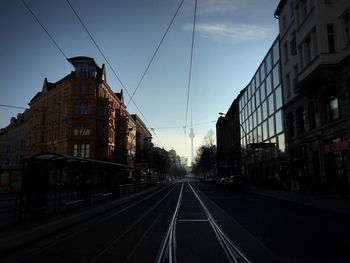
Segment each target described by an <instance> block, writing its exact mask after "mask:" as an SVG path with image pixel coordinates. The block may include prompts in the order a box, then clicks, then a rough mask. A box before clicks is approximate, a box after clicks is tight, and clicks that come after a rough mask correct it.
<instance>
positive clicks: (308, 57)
mask: <svg viewBox="0 0 350 263" xmlns="http://www.w3.org/2000/svg"><path fill="white" fill-rule="evenodd" d="M304 59H305V61H304V62H305V66H307V65H308V64H309V63H310V62H311V38H310V36H308V37H307V38H306V39H305V41H304Z"/></svg>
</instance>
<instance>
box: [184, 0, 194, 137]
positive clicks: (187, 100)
mask: <svg viewBox="0 0 350 263" xmlns="http://www.w3.org/2000/svg"><path fill="white" fill-rule="evenodd" d="M196 15H197V0H195V4H194V15H193V28H192V43H191V56H190V69H189V74H188V85H187V99H186V115H185V125H184V128H185V132H186V128H187V115H188V104H189V100H190V89H191V78H192V61H193V47H194V33H195V30H196Z"/></svg>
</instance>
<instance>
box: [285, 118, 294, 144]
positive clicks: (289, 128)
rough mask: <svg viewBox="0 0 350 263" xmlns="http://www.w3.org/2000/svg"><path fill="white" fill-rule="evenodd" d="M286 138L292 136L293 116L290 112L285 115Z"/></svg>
mask: <svg viewBox="0 0 350 263" xmlns="http://www.w3.org/2000/svg"><path fill="white" fill-rule="evenodd" d="M287 136H288V137H289V138H291V137H293V136H294V116H293V113H291V112H290V113H288V115H287Z"/></svg>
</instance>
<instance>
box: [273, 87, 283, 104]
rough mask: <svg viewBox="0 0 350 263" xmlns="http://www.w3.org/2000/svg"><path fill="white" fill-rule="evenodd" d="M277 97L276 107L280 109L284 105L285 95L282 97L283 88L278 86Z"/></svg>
mask: <svg viewBox="0 0 350 263" xmlns="http://www.w3.org/2000/svg"><path fill="white" fill-rule="evenodd" d="M275 99H276V109H279V108H281V107H282V105H283V97H282V88H281V86H278V87H277V88H276V90H275Z"/></svg>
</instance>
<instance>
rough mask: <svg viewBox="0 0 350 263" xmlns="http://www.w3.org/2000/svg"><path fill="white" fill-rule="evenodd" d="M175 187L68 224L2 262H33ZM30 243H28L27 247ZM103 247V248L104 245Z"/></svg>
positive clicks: (169, 191)
mask: <svg viewBox="0 0 350 263" xmlns="http://www.w3.org/2000/svg"><path fill="white" fill-rule="evenodd" d="M175 188H176V184H173V185H167V186H165V187H162V188H160V189H157V190H155V191H154V192H151V193H147V195H146V196H144V195H143V196H140V197H137V198H135V199H133V200H131V201H128V202H125V203H123V204H120V205H119V206H116V207H113V208H112V209H111V210H109V211H106V212H104V213H101V214H100V215H99V216H95V217H94V218H92V219H88V220H86V222H84V223H82V224H81V225H72V226H70V227H69V228H67V229H65V230H64V231H63V232H65V233H53V234H54V236H55V238H54V240H41V243H43V245H38V246H39V248H34V249H32V248H28V247H27V246H26V247H24V253H23V254H22V255H21V257H17V256H15V257H13V256H12V257H11V256H10V257H9V260H8V261H4V262H32V261H33V262H35V261H36V260H31V259H35V258H37V259H40V255H41V254H45V252H47V251H49V250H50V249H51V250H52V249H54V248H55V247H57V246H59V245H60V244H64V243H65V242H66V241H67V240H70V239H73V238H75V237H77V236H79V235H81V234H83V233H86V232H88V231H89V230H91V229H92V228H94V227H95V226H97V225H101V224H103V223H104V222H106V221H108V220H112V219H113V218H116V217H119V218H122V217H123V215H124V214H125V213H127V212H129V211H132V210H135V209H136V208H137V206H140V205H143V203H144V202H151V201H152V200H153V199H155V200H157V199H159V198H160V197H161V196H163V195H164V196H168V195H169V194H170V193H171V192H172V191H173V190H174V189H175ZM164 196H163V197H164ZM163 197H162V198H161V200H164V198H163ZM159 203H160V202H157V204H158V205H159ZM152 207H156V206H155V205H154V206H152ZM153 209H154V208H153ZM151 210H152V209H148V210H147V211H148V212H146V213H147V214H148V213H149V212H151ZM146 213H145V214H143V215H141V217H142V218H144V217H145V216H146ZM136 221H137V222H135V221H133V223H131V224H130V225H129V226H127V227H126V229H128V231H124V232H125V233H122V235H125V234H127V232H129V231H130V230H131V229H132V228H133V227H134V226H135V225H137V223H138V222H140V221H141V220H140V219H137V220H136ZM117 235H118V234H116V235H114V236H113V238H112V239H114V242H115V241H116V240H117V239H118V238H117ZM39 243H40V241H39ZM106 243H108V242H106ZM31 245H32V244H31ZM31 245H29V247H30V246H31ZM103 249H105V247H104V248H103ZM16 254H17V253H16ZM95 257H96V254H95V255H94V258H95ZM5 259H6V258H5ZM85 262H86V261H85ZM88 262H90V261H88ZM91 262H94V261H91Z"/></svg>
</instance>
